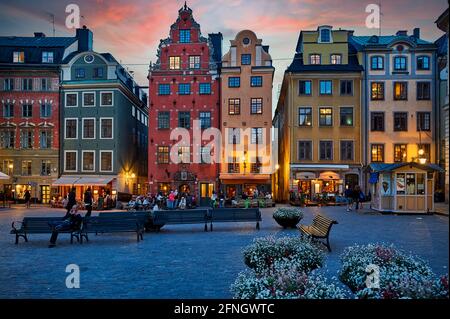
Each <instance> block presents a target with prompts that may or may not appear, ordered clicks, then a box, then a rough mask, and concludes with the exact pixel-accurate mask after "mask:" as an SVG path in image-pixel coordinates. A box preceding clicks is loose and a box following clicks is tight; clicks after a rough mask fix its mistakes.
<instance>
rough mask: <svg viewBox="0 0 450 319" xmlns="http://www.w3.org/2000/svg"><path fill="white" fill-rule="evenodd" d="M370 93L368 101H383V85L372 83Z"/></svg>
mask: <svg viewBox="0 0 450 319" xmlns="http://www.w3.org/2000/svg"><path fill="white" fill-rule="evenodd" d="M370 92H371V94H370V99H371V100H372V101H379V100H384V83H383V82H372V83H371V89H370Z"/></svg>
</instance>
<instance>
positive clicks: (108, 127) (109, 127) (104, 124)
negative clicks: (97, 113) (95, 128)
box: [100, 118, 113, 139]
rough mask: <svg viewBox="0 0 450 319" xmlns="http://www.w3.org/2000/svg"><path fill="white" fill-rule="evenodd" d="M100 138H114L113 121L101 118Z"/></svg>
mask: <svg viewBox="0 0 450 319" xmlns="http://www.w3.org/2000/svg"><path fill="white" fill-rule="evenodd" d="M100 138H102V139H103V138H104V139H108V138H109V139H111V138H113V119H112V118H101V119H100Z"/></svg>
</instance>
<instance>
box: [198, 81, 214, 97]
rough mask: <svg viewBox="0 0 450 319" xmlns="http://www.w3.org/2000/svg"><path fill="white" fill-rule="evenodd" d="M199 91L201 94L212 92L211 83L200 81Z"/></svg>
mask: <svg viewBox="0 0 450 319" xmlns="http://www.w3.org/2000/svg"><path fill="white" fill-rule="evenodd" d="M199 93H200V95H207V94H211V83H200V85H199Z"/></svg>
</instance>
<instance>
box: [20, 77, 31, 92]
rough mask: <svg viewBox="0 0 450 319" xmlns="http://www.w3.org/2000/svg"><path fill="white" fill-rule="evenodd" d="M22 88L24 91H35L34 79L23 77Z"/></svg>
mask: <svg viewBox="0 0 450 319" xmlns="http://www.w3.org/2000/svg"><path fill="white" fill-rule="evenodd" d="M22 90H23V91H33V79H23V80H22Z"/></svg>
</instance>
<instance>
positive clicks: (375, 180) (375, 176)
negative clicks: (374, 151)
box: [369, 173, 380, 184]
mask: <svg viewBox="0 0 450 319" xmlns="http://www.w3.org/2000/svg"><path fill="white" fill-rule="evenodd" d="M379 175H380V174H379V173H370V178H369V184H376V183H378V177H379Z"/></svg>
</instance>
